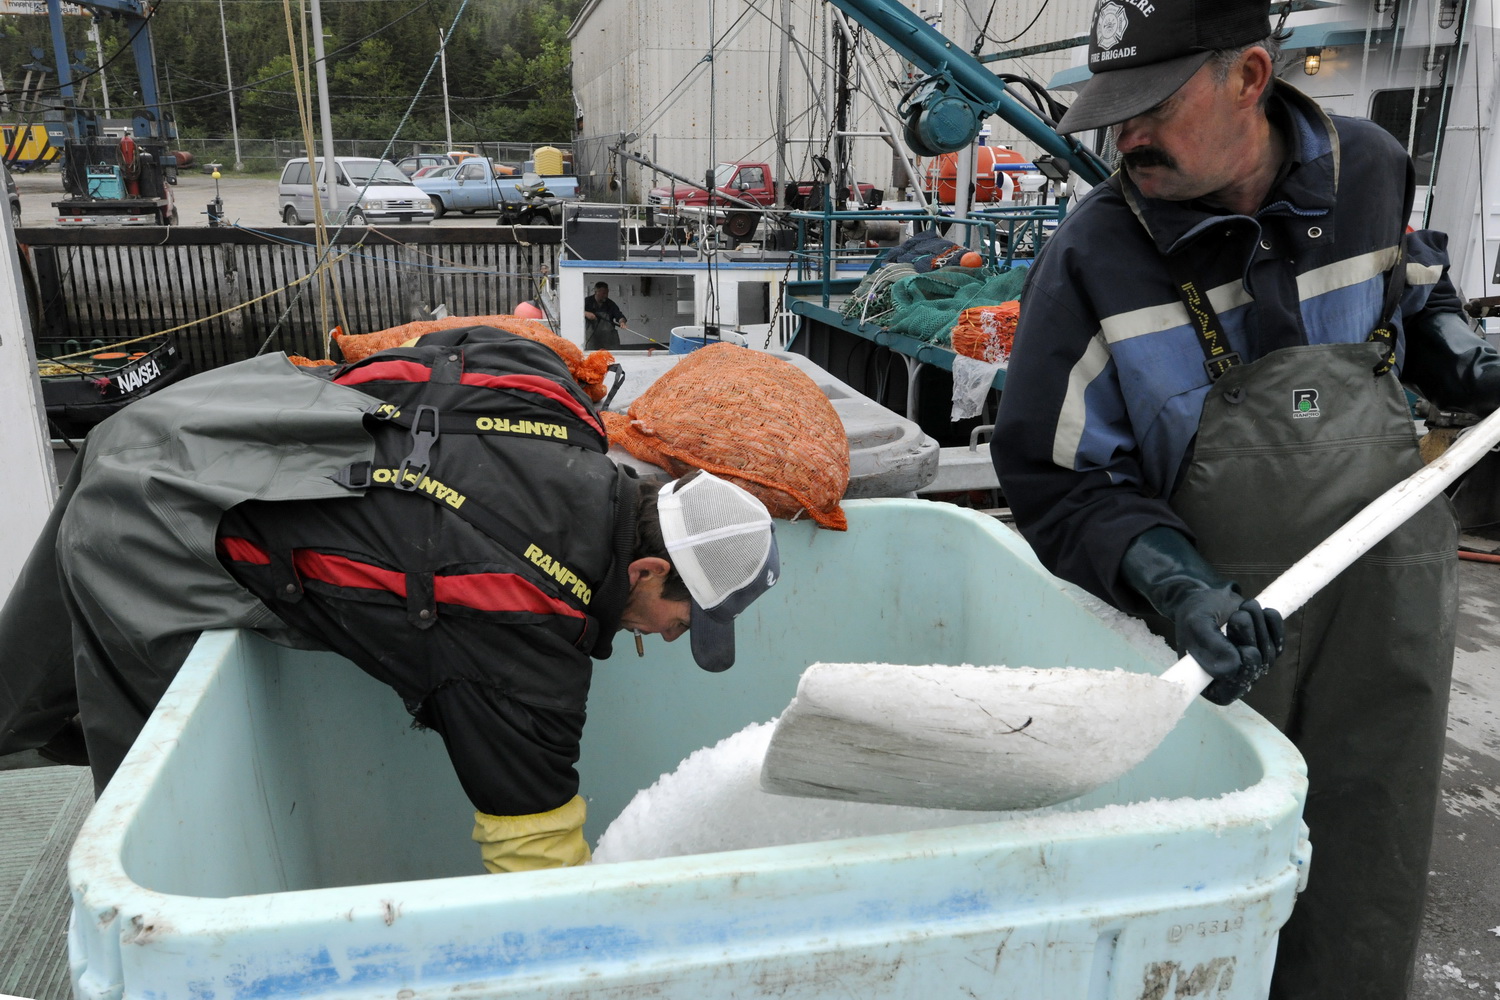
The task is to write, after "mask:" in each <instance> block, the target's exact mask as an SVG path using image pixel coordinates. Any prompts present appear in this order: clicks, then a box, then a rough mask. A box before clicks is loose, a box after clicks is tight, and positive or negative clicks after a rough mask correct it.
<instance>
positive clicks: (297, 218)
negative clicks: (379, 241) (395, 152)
mask: <svg viewBox="0 0 1500 1000" xmlns="http://www.w3.org/2000/svg"><path fill="white" fill-rule="evenodd" d="M333 162H334V166H335V167H337V168H338V188H337V194H336V196H337V200H338V206H337V208H338V218H339V219H340V220H342V219H344V218H348V219H349V221H351V222H353V223H355V224H359V223H370V224H376V225H378V224H380V223H393V222H431V221H432V219H433V213H432V199H430V198H428V197H427V195H426V194H424V193H423V192H422V190H421V189H420V188H418V187H417V186H416V185H415V184H413V183H412V182H411V180H410V179H409V178H408V177H407V176H406V175H405V174H403V173H402V172H401V171H400V170H399V169H397V167H396V165H395V164H394V163H392V162H390V161H389V160H377V159H374V158H372V157H368V156H335V157H334V158H333ZM322 172H323V160H322V158H321V157H318V158H316V159H314V160H313V166H312V169H311V170H308V167H307V157H305V156H304V157H300V158H298V159H295V160H291V161H289V162H288V163H287V165H286V168H285V169H284V170H282V171H281V181H280V183H279V185H278V186H277V191H276V194H277V200H278V202H279V204H280V205H281V221H282V222H284V223H286V224H287V225H289V226H300V225H302V224H303V223H304V222H312V221H313V218H314V213H313V181H314V180H316V179H317V177H318V175H319V174H321V173H322ZM318 192H319V197H320V198H322V199H323V211H324V213H325V214H327V213H328V209H329V205H328V187H327V185H326V184H325V183H320V184H318ZM328 218H329V220H330V221H332V219H333V218H334V217H333V216H332V215H328Z"/></svg>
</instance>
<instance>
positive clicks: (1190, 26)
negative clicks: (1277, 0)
mask: <svg viewBox="0 0 1500 1000" xmlns="http://www.w3.org/2000/svg"><path fill="white" fill-rule="evenodd" d="M1270 34H1271V14H1270V5H1269V4H1268V3H1267V2H1266V0H1100V3H1099V5H1098V6H1097V7H1095V8H1094V26H1093V30H1091V31H1090V32H1089V72H1091V73H1093V74H1094V75H1093V77H1092V78H1091V79H1090V80H1089V81H1088V82H1087V83H1086V84H1084V85H1083V90H1082V91H1081V92H1080V93H1079V95H1078V100H1076V101H1074V102H1073V106H1072V107H1070V108H1069V109H1068V113H1067V114H1065V115H1063V117H1062V121H1060V122H1058V123H1057V130H1058V131H1059V132H1065V133H1066V132H1083V131H1086V130H1087V129H1091V128H1102V127H1103V126H1106V125H1114V124H1117V123H1119V122H1122V121H1125V120H1126V119H1127V118H1134V117H1135V116H1136V115H1138V114H1140V113H1142V112H1143V111H1150V110H1151V109H1152V108H1154V107H1156V106H1157V105H1158V104H1160V103H1161V102H1162V101H1165V100H1166V99H1167V98H1169V97H1171V96H1172V95H1173V94H1175V93H1176V92H1177V90H1178V88H1180V87H1181V86H1182V85H1183V84H1184V83H1187V82H1188V80H1189V79H1191V78H1192V75H1193V74H1194V73H1196V72H1198V69H1199V68H1200V67H1201V66H1202V65H1203V64H1204V63H1206V62H1208V58H1209V56H1210V55H1212V54H1213V53H1214V52H1215V51H1216V50H1219V49H1235V48H1239V47H1240V46H1242V45H1249V44H1250V43H1251V42H1258V41H1260V40H1261V39H1263V38H1266V37H1268V36H1269V35H1270Z"/></svg>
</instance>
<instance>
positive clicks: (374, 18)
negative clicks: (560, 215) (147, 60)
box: [0, 0, 582, 143]
mask: <svg viewBox="0 0 1500 1000" xmlns="http://www.w3.org/2000/svg"><path fill="white" fill-rule="evenodd" d="M581 5H582V0H322V3H321V12H322V19H323V30H324V35H325V41H324V45H325V49H326V52H327V55H328V89H329V94H330V104H331V108H332V116H333V131H334V133H335V134H336V135H338V136H340V137H348V138H364V139H388V138H390V137H392V136H393V135H395V134H396V130H397V128H398V126H399V127H400V138H401V139H403V140H413V141H426V142H441V141H443V139H444V136H445V124H444V110H443V84H442V71H441V67H440V65H439V63H438V62H437V55H438V51H439V39H440V34H439V33H440V32H442V33H443V34H445V35H446V36H447V45H446V48H447V81H448V83H447V90H448V104H449V108H450V111H449V118H450V120H451V123H452V130H453V140H454V142H455V143H472V142H528V143H531V142H567V141H570V140H571V139H572V137H573V128H574V117H575V106H574V102H573V96H572V86H571V83H570V76H569V69H570V67H569V59H570V56H569V46H568V39H567V30H568V26H569V24H570V23H571V21H572V18H573V17H574V15H575V14H576V13H577V12H578V9H579V8H580V7H581ZM148 7H149V5H148ZM149 9H150V10H151V15H150V29H151V33H152V38H153V42H154V46H155V51H156V64H157V77H158V84H159V86H160V88H161V96H162V100H163V103H164V104H165V105H166V106H168V107H169V108H170V109H171V112H172V113H173V114H174V115H175V116H176V121H177V127H178V130H179V131H180V133H181V134H182V135H183V136H184V137H192V138H211V137H223V136H228V135H229V134H230V104H229V102H230V99H231V97H232V99H233V100H234V102H235V105H234V107H235V112H236V113H237V115H238V124H239V131H240V134H241V135H243V136H247V137H261V138H271V137H284V136H300V135H301V134H302V125H301V122H300V120H299V116H298V113H297V96H296V94H297V89H296V86H295V81H296V78H297V76H296V74H294V73H293V66H294V60H302V61H301V62H299V63H298V64H297V65H298V69H299V72H300V73H301V74H302V80H303V85H304V89H305V92H306V93H307V94H308V95H309V96H308V97H307V100H308V101H310V102H311V104H312V107H313V110H314V114H315V113H316V98H315V96H312V91H313V87H314V82H313V76H312V74H311V72H310V66H311V59H312V55H311V52H312V44H311V41H310V39H311V37H312V35H311V30H310V28H308V27H306V25H307V23H308V19H309V15H308V3H307V0H222V3H221V2H220V0H159V2H157V3H156V4H155V5H154V7H149ZM221 13H222V21H221ZM63 20H64V22H65V28H66V31H67V34H68V44H69V48H70V50H71V51H72V53H73V58H72V63H73V66H74V73H75V76H80V77H82V79H81V80H80V82H79V83H78V84H76V87H77V89H78V90H79V91H81V94H82V97H81V99H80V100H79V102H78V103H79V105H80V106H82V107H91V108H96V109H100V110H101V111H102V109H103V99H102V94H103V88H102V87H101V86H99V81H98V79H97V76H98V72H99V71H98V66H99V59H98V54H97V51H96V46H95V43H94V42H93V41H92V40H90V39H89V38H88V31H89V27H90V23H91V20H92V19H91V18H89V17H84V16H72V17H65V18H63ZM289 21H290V23H291V31H290V33H289V28H288V24H289ZM99 24H100V41H101V47H102V50H103V57H104V70H103V72H104V74H105V75H106V80H107V83H108V89H109V97H110V109H111V111H112V113H113V116H114V117H118V118H125V117H130V116H131V115H132V114H133V113H134V110H135V109H136V108H137V107H138V106H139V105H140V92H139V83H138V80H137V76H136V67H135V60H134V59H133V58H132V56H131V46H130V32H129V31H128V30H127V29H126V27H125V22H123V21H121V20H118V19H110V18H108V17H106V18H104V19H102V20H101V21H100V22H99ZM289 34H290V36H291V37H289ZM291 38H295V39H296V41H295V42H294V41H292V40H291ZM226 40H227V44H228V50H229V58H228V62H229V66H228V73H229V76H230V78H231V79H232V80H233V83H234V88H233V90H230V89H229V88H228V87H227V86H226V67H225V44H226ZM299 49H305V50H306V54H305V55H304V54H303V53H301V52H300V51H299ZM38 52H39V53H40V57H38ZM52 53H53V49H52V41H51V36H50V33H49V30H48V19H47V18H46V17H45V16H35V15H19V14H8V15H0V79H3V87H0V90H3V97H0V105H9V108H8V110H7V109H5V108H4V107H0V120H3V121H5V122H7V123H9V122H22V123H25V122H30V121H35V122H40V121H41V113H42V109H43V107H44V106H46V105H47V104H49V103H51V102H55V100H56V98H57V88H56V81H57V78H56V75H55V73H51V74H49V75H48V76H47V77H46V78H45V81H44V82H42V84H41V90H40V92H38V91H37V85H38V82H39V81H41V79H42V78H41V77H40V73H39V67H43V66H45V67H47V68H48V69H49V70H50V69H52V68H53V67H52V65H51V64H52V62H53V54H52ZM28 67H30V69H31V71H30V72H29V73H28ZM28 76H29V77H30V83H31V86H30V89H29V91H28V92H27V93H25V94H23V93H22V90H23V87H24V85H25V83H26V82H27V78H28ZM424 80H425V83H424ZM419 95H420V96H419ZM408 112H409V117H407V116H408ZM404 117H405V118H406V121H405V123H404V124H402V121H403V118H404Z"/></svg>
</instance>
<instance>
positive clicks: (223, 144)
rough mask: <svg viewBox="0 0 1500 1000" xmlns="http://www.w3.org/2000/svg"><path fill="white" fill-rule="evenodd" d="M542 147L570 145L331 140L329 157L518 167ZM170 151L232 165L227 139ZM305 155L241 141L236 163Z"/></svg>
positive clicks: (270, 166) (258, 167)
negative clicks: (454, 159)
mask: <svg viewBox="0 0 1500 1000" xmlns="http://www.w3.org/2000/svg"><path fill="white" fill-rule="evenodd" d="M543 146H551V147H552V148H554V149H560V150H562V151H563V153H564V154H565V155H570V154H571V153H572V145H571V144H570V143H566V142H553V143H547V142H534V143H518V142H479V143H475V142H458V143H454V144H453V146H451V147H450V146H448V145H447V144H446V143H442V142H411V141H407V140H405V139H400V140H397V141H396V142H394V143H393V142H390V141H389V140H386V139H335V140H333V155H334V156H388V157H389V158H390V159H391V160H399V159H401V157H403V156H415V155H417V154H418V153H444V152H447V151H448V150H449V149H450V148H451V149H462V150H465V151H468V152H471V153H479V154H481V155H483V156H486V157H488V158H489V159H491V160H497V161H499V162H501V163H510V164H519V163H523V162H525V161H526V160H530V159H532V158H533V154H534V153H535V152H536V150H538V149H541V148H542V147H543ZM317 147H318V148H317V149H316V150H314V152H313V155H314V156H319V155H321V154H322V152H323V144H322V142H321V140H320V141H319V142H318V143H317ZM387 147H389V152H387ZM172 148H173V149H180V150H183V151H186V152H189V153H192V154H193V158H194V164H193V165H194V166H199V165H203V164H208V163H218V164H222V165H223V167H224V168H225V169H231V168H233V166H234V163H235V143H234V140H233V139H232V138H230V137H228V136H223V137H219V138H205V139H181V138H179V139H175V140H173V143H172ZM306 155H307V148H306V147H305V146H304V145H303V144H302V140H300V139H245V138H241V139H240V141H239V162H240V164H241V166H242V169H244V170H247V171H252V172H255V173H268V172H272V171H276V170H280V169H281V168H282V166H283V165H285V163H286V161H287V160H290V159H292V158H293V157H297V156H306Z"/></svg>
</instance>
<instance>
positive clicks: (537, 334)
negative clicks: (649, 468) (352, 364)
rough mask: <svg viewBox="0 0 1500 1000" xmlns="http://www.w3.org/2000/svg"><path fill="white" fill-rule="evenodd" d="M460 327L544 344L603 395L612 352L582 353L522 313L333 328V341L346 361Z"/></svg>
mask: <svg viewBox="0 0 1500 1000" xmlns="http://www.w3.org/2000/svg"><path fill="white" fill-rule="evenodd" d="M461 326H492V327H494V328H495V329H497V330H505V331H506V332H507V333H514V334H517V335H519V336H522V337H526V338H528V339H531V340H535V341H537V342H539V343H542V344H546V345H547V346H548V347H550V348H552V350H554V351H556V352H557V355H558V356H559V357H560V358H562V359H563V361H564V362H565V363H566V364H567V366H568V371H569V372H570V373H571V374H572V376H573V381H575V382H577V383H578V384H579V385H580V386H582V387H583V391H584V392H586V393H588V395H589V398H590V399H592V400H593V401H594V402H596V403H597V402H598V401H599V400H601V399H603V398H604V395H605V388H604V376H605V375H606V373H608V371H609V366H610V365H612V364H614V363H615V357H614V355H613V354H610V353H609V352H608V351H594V352H593V353H592V354H584V353H583V349H582V348H580V347H579V346H578V345H577V344H575V343H573V342H572V341H571V340H565V339H564V338H562V337H559V336H558V335H557V334H555V333H553V332H552V331H551V330H550V329H548V327H547V324H545V323H540V322H537V321H536V320H533V319H525V318H523V317H521V316H511V315H499V316H447V317H444V318H443V319H424V320H418V321H416V322H414V323H403V324H401V325H400V326H393V327H391V328H390V329H388V330H378V331H376V332H375V333H352V334H350V333H339V332H337V331H335V332H334V335H333V342H334V343H335V344H337V345H338V347H339V351H340V352H341V353H342V354H343V356H344V360H345V361H363V360H364V359H365V358H367V357H369V356H370V355H372V354H374V353H375V352H376V351H383V350H385V349H386V348H388V347H400V346H401V345H402V344H404V343H406V342H407V341H408V340H415V339H416V338H418V337H420V336H422V334H424V333H432V332H433V331H434V330H452V329H455V328H457V327H461Z"/></svg>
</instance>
